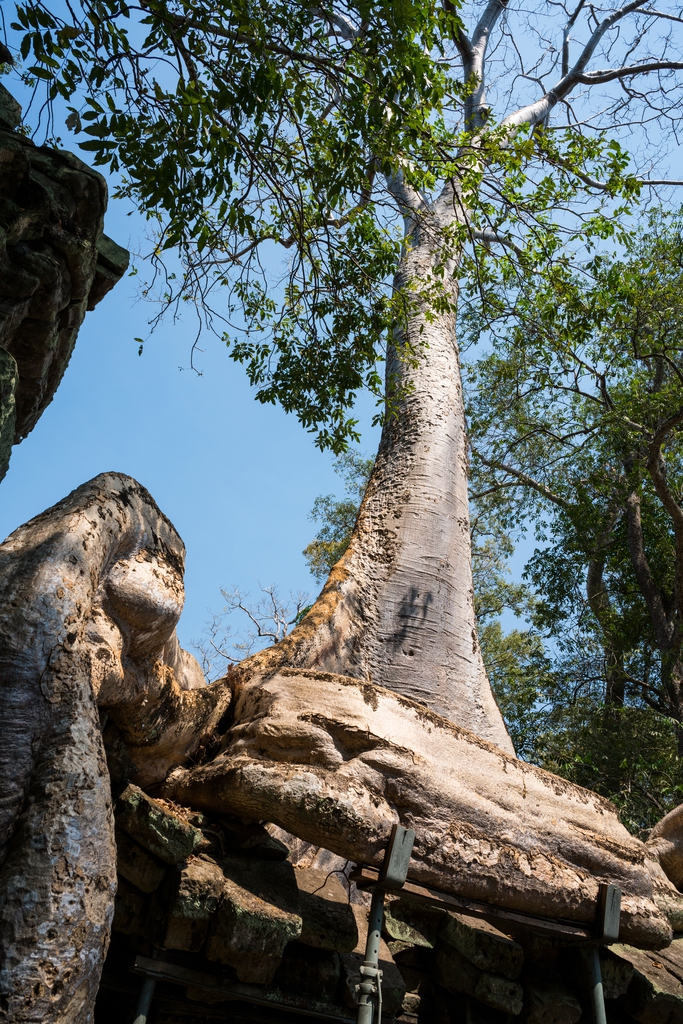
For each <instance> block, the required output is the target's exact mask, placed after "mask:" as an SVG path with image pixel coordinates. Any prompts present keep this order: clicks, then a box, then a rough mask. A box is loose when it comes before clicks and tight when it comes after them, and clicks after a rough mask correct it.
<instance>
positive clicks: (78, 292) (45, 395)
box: [0, 85, 128, 479]
mask: <svg viewBox="0 0 683 1024" xmlns="http://www.w3.org/2000/svg"><path fill="white" fill-rule="evenodd" d="M20 123H21V108H20V107H19V104H18V103H17V102H16V101H15V100H14V98H13V97H12V96H11V95H10V93H8V92H7V90H6V89H5V88H4V86H2V85H0V228H1V229H2V230H1V231H0V479H2V477H3V476H4V475H5V473H6V472H7V466H8V465H9V459H10V454H11V449H12V445H15V444H19V442H20V441H21V440H23V438H25V437H26V435H27V434H29V433H30V431H31V430H33V428H34V427H35V425H36V423H37V422H38V419H39V418H40V416H41V415H42V413H43V411H44V410H45V408H46V406H48V405H49V403H50V402H51V401H52V399H53V398H54V395H55V391H56V390H57V388H58V386H59V383H60V381H61V379H62V376H63V374H64V371H65V370H66V367H67V365H68V363H69V359H70V358H71V353H72V352H73V348H74V345H75V343H76V336H77V334H78V330H79V328H80V326H81V324H82V322H83V318H84V317H85V314H86V312H87V310H90V309H94V308H95V306H96V305H97V303H98V302H99V301H100V300H101V299H102V298H103V297H104V296H105V295H106V294H107V292H108V291H109V290H110V289H111V288H113V286H114V285H115V284H116V282H117V281H118V280H119V279H120V278H121V276H122V275H123V273H124V272H125V270H126V268H127V266H128V253H127V251H126V250H125V249H123V248H121V246H120V245H117V244H116V242H114V241H112V239H111V238H108V237H107V236H106V235H105V234H104V232H103V225H104V213H105V210H106V207H107V185H106V182H105V180H104V178H103V177H102V175H101V174H98V173H97V171H93V169H92V168H91V167H88V166H87V164H84V163H83V162H82V161H81V160H79V159H78V158H77V157H75V156H74V155H73V154H72V153H67V152H65V151H63V150H55V149H51V148H50V147H48V146H36V145H35V144H34V143H33V142H32V141H31V140H30V139H28V138H26V136H25V135H22V134H21V132H19V131H17V130H16V129H17V127H18V126H19V124H20Z"/></svg>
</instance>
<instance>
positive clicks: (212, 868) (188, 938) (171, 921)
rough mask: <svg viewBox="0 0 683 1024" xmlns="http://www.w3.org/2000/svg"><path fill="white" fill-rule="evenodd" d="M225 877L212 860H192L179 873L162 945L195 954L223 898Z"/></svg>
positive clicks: (196, 858) (206, 858) (199, 858)
mask: <svg viewBox="0 0 683 1024" xmlns="http://www.w3.org/2000/svg"><path fill="white" fill-rule="evenodd" d="M224 884H225V878H224V875H223V872H222V871H221V869H220V868H219V867H218V865H217V864H216V862H215V861H213V860H211V859H210V858H208V857H194V858H192V859H191V860H190V861H189V862H188V863H187V865H186V866H185V867H184V868H183V869H182V871H181V872H180V877H179V880H178V887H177V891H176V893H175V897H174V898H173V899H172V901H171V905H170V911H169V915H168V918H167V921H166V928H165V933H164V938H163V941H162V945H163V946H164V947H165V948H166V949H185V950H188V951H189V952H193V953H197V952H199V950H200V949H201V948H202V946H203V945H204V940H205V939H206V933H207V931H208V928H209V922H210V921H211V919H212V917H213V916H214V914H215V913H216V912H217V910H218V907H219V904H220V901H221V899H222V896H223V888H224Z"/></svg>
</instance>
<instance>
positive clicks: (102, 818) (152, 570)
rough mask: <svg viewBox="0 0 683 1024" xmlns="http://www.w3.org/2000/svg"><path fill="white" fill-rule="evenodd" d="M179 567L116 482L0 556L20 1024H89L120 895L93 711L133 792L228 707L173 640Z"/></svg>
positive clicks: (4, 803) (84, 491) (0, 970)
mask: <svg viewBox="0 0 683 1024" xmlns="http://www.w3.org/2000/svg"><path fill="white" fill-rule="evenodd" d="M183 563H184V548H183V544H182V541H181V540H180V538H179V537H178V535H177V533H176V532H175V530H174V528H173V526H172V524H171V523H170V522H169V521H168V520H167V519H166V518H165V517H164V516H163V515H162V513H161V512H160V511H159V509H158V508H157V506H156V504H155V503H154V501H153V500H152V499H151V497H150V496H149V494H148V493H147V491H145V489H144V488H143V487H141V486H140V485H139V484H137V483H136V482H135V481H134V480H131V479H130V478H129V477H124V476H121V475H119V474H114V473H113V474H103V475H102V476H100V477H97V478H96V479H95V480H93V481H91V482H90V483H89V484H85V485H84V486H83V487H80V488H79V489H78V490H77V491H74V492H73V493H72V494H71V495H69V497H68V498H66V499H65V500H64V501H62V502H60V503H59V504H58V505H56V506H54V508H52V509H49V510H48V511H47V512H45V513H43V514H42V515H41V516H38V517H37V518H36V519H34V520H32V521H31V522H30V523H27V524H26V525H25V526H22V527H21V528H20V529H19V530H17V531H16V532H15V533H13V534H12V536H11V537H9V539H8V540H7V541H5V543H4V544H3V545H2V546H0V685H1V691H0V693H1V699H2V729H0V991H1V992H2V993H3V996H4V1001H5V1006H6V1013H7V1016H8V1019H9V1020H11V1021H13V1022H17V1024H18V1022H24V1021H26V1022H28V1021H31V1022H36V1024H37V1022H47V1021H53V1020H54V1021H57V1020H59V1021H67V1020H68V1021H70V1022H71V1021H73V1022H79V1024H80V1022H85V1021H89V1020H90V1019H91V1016H92V1006H93V1003H94V999H95V994H96V992H97V986H98V984H99V977H100V971H101V966H102V961H103V958H104V954H105V952H106V947H107V943H108V938H109V927H110V923H111V917H112V912H113V899H114V893H115V885H116V851H115V847H114V831H113V821H112V815H111V797H110V789H109V778H108V773H107V767H106V763H105V755H104V749H103V743H102V735H101V730H100V720H99V716H98V708H97V705H98V703H99V705H100V708H105V709H107V712H108V715H109V717H110V718H111V719H112V722H113V723H114V725H113V726H110V727H109V730H111V728H114V729H117V730H118V734H119V737H120V739H122V740H123V742H125V744H126V746H127V749H128V754H129V755H130V757H131V758H132V759H133V761H134V762H135V764H136V765H137V772H136V773H135V775H134V779H135V781H139V782H141V783H142V785H145V784H147V783H149V782H150V781H155V780H156V779H163V778H164V776H165V774H166V772H167V770H168V768H169V767H171V766H172V765H176V764H178V763H183V762H184V761H185V760H186V758H187V756H188V755H189V754H191V753H193V752H195V751H196V750H197V748H198V747H199V746H200V744H201V743H202V742H206V740H207V738H208V736H209V735H210V734H211V733H212V731H213V729H214V728H215V726H216V724H217V722H218V721H219V720H220V717H221V715H222V714H223V712H224V710H225V708H226V706H227V704H228V703H229V700H230V694H229V691H228V690H227V689H226V688H223V689H220V688H215V689H208V688H206V687H204V686H203V677H202V675H201V671H200V670H199V666H198V665H197V664H196V662H195V661H194V659H192V658H191V656H190V655H187V654H185V652H180V649H179V647H178V643H177V640H176V638H175V633H174V629H175V624H176V622H177V620H178V617H179V615H180V611H181V609H182V603H183V580H182V573H183ZM197 685H200V686H201V687H202V688H201V689H190V690H189V692H188V691H187V690H185V689H184V687H196V686H197Z"/></svg>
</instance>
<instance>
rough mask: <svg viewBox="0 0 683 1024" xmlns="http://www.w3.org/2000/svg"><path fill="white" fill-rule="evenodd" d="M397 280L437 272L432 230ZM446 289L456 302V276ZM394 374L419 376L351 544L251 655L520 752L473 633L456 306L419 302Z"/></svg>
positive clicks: (392, 423) (392, 362)
mask: <svg viewBox="0 0 683 1024" xmlns="http://www.w3.org/2000/svg"><path fill="white" fill-rule="evenodd" d="M414 243H415V244H414V246H413V248H411V249H410V250H408V252H407V253H406V255H405V256H404V259H403V261H402V266H401V270H400V273H399V276H398V279H397V281H396V286H397V288H402V287H404V286H407V285H408V283H409V282H410V281H420V282H423V283H424V282H425V281H426V280H427V279H429V277H430V274H431V270H432V265H433V263H434V261H435V257H434V255H433V251H432V250H433V248H434V245H433V236H432V235H430V234H429V232H427V230H426V228H425V229H423V230H422V231H421V232H416V233H415V238H414ZM447 287H448V288H451V289H452V292H451V294H450V295H449V296H448V297H449V300H450V302H451V304H452V306H453V307H454V306H455V303H456V301H457V286H456V284H455V282H454V281H453V280H452V281H451V282H450V284H449V285H447ZM407 340H408V341H409V343H410V344H411V346H412V347H413V350H414V351H415V353H416V355H417V365H415V366H407V365H402V364H401V363H400V361H399V360H398V358H397V356H396V353H395V351H392V353H390V358H389V363H388V367H387V374H388V376H389V378H391V376H392V375H396V376H397V377H399V378H402V379H403V380H404V381H405V380H408V381H409V382H410V384H411V385H412V390H411V392H410V393H409V394H408V395H407V397H406V398H405V399H404V400H403V401H402V402H401V403H400V404H399V406H398V408H397V410H396V412H397V415H396V416H394V417H392V418H391V419H390V420H389V421H388V422H387V423H386V425H385V427H384V429H383V432H382V439H381V442H380V446H379V452H378V455H377V460H376V463H375V468H374V471H373V474H372V477H371V479H370V483H369V486H368V489H367V492H366V494H365V497H364V499H363V502H362V504H361V507H360V511H359V515H358V519H357V522H356V526H355V529H354V532H353V537H352V539H351V542H350V544H349V547H348V549H347V551H346V553H345V554H344V556H343V557H342V559H341V560H340V562H339V563H338V564H337V565H336V566H335V567H334V569H333V570H332V572H331V574H330V576H329V578H328V581H327V583H326V584H325V587H324V589H323V591H322V593H321V595H320V597H319V598H318V600H317V601H316V603H315V605H314V607H313V609H312V610H311V612H309V614H308V616H307V617H306V618H305V619H304V621H303V622H302V624H301V625H300V626H299V627H298V628H297V629H296V630H294V632H293V633H292V634H290V636H289V637H287V638H286V639H285V640H284V641H283V642H282V643H281V644H279V645H278V646H277V647H276V648H273V649H271V650H269V651H267V652H264V653H261V654H257V655H255V656H254V657H252V658H250V659H247V661H245V662H244V663H243V667H242V671H243V672H246V673H251V672H253V671H263V670H267V669H273V668H275V667H277V666H280V665H289V666H300V667H303V668H318V669H321V670H324V671H330V672H339V673H342V674H344V675H351V676H356V677H358V678H360V679H365V680H367V681H371V682H374V683H377V684H379V685H381V686H385V687H387V688H388V689H391V690H394V691H395V692H396V693H399V694H403V695H404V696H406V697H410V698H411V699H413V700H416V701H419V703H421V704H423V705H425V707H427V708H429V709H430V710H431V711H434V712H436V713H437V714H440V715H443V716H444V717H445V718H448V719H450V721H452V722H455V723H457V724H458V725H461V726H463V727H464V728H466V729H471V730H472V731H473V732H475V733H477V735H479V736H482V737H483V738H484V739H487V740H489V741H491V742H492V743H495V744H496V745H497V746H498V747H500V748H502V749H503V750H506V751H508V752H509V753H514V750H513V747H512V742H511V740H510V737H509V735H508V733H507V729H506V728H505V724H504V722H503V719H502V716H501V714H500V711H499V709H498V706H497V704H496V701H495V698H494V696H493V693H492V691H491V687H490V685H489V682H488V678H487V675H486V670H485V668H484V663H483V660H482V656H481V651H480V648H479V642H478V639H477V628H476V622H475V616H474V591H473V586H472V568H471V546H470V529H469V508H468V492H467V436H466V430H465V417H464V407H463V395H462V384H461V380H460V364H459V357H458V347H457V343H456V335H455V313H454V311H450V312H444V313H440V314H434V313H432V314H430V315H427V313H426V311H425V309H424V303H423V302H422V300H419V302H418V308H417V309H416V310H415V311H414V313H413V315H412V316H411V319H410V322H409V324H408V327H407Z"/></svg>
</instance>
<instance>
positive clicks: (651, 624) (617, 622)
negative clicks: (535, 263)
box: [468, 212, 683, 828]
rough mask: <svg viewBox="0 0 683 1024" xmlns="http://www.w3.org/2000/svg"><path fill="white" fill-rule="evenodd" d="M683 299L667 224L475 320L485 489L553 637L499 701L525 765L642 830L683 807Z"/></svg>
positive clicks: (474, 427)
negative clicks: (530, 547)
mask: <svg viewBox="0 0 683 1024" xmlns="http://www.w3.org/2000/svg"><path fill="white" fill-rule="evenodd" d="M682 295H683V221H682V220H681V218H680V216H674V215H672V216H670V217H667V216H664V215H663V214H661V213H659V212H658V213H656V214H653V215H652V216H651V218H650V221H649V223H648V225H647V226H646V227H645V228H644V229H643V230H641V231H638V232H634V234H633V235H632V236H631V237H630V239H629V240H628V242H627V244H626V247H625V250H624V251H623V252H622V253H621V254H619V255H612V256H608V255H606V254H601V255H597V256H595V258H594V259H592V260H591V261H589V262H588V263H587V264H586V265H585V266H583V267H582V268H581V269H580V270H579V269H577V271H576V272H574V273H571V274H569V273H567V272H566V270H565V269H564V268H563V269H560V268H557V267H554V268H552V267H548V268H547V272H546V273H545V274H544V275H542V277H541V278H540V279H539V277H536V278H535V279H534V281H533V283H530V285H529V287H528V288H519V289H518V290H517V291H516V292H515V293H514V294H512V293H511V292H507V293H502V292H499V293H498V294H497V295H495V296H494V295H492V301H491V304H490V305H489V315H488V316H487V317H486V318H485V319H484V318H482V317H481V316H480V314H479V311H475V312H474V313H472V315H470V317H469V328H470V331H471V333H472V336H473V338H474V339H477V338H482V337H483V336H484V335H486V336H487V346H486V351H485V352H484V353H483V354H481V355H480V356H479V357H478V358H476V357H474V358H472V359H471V365H470V368H469V370H468V380H469V385H468V388H469V395H470V404H469V422H470V432H471V439H472V448H473V459H474V466H475V476H476V480H477V487H478V488H479V489H480V491H481V492H482V494H485V495H486V498H487V499H488V500H493V499H495V501H496V503H497V508H498V509H500V510H501V514H502V515H503V521H504V522H505V521H509V520H518V519H519V518H520V517H525V516H526V517H528V518H530V519H531V520H533V521H534V522H535V524H536V532H537V537H538V539H539V540H540V541H541V542H542V544H543V546H542V547H541V548H540V549H538V550H537V551H536V552H535V554H534V556H533V557H532V559H531V561H530V563H529V565H528V567H527V573H526V575H527V577H528V579H529V580H530V581H531V583H532V584H533V587H534V591H535V593H536V596H537V603H536V605H535V608H534V609H533V616H532V617H533V621H534V624H535V627H536V628H537V629H538V630H540V631H541V632H542V633H544V634H545V635H546V636H548V637H551V638H553V641H552V648H553V659H552V664H549V666H548V667H549V669H550V672H549V674H548V672H546V673H545V674H544V673H541V674H539V676H538V684H537V685H536V686H535V687H534V686H532V687H531V690H530V691H528V690H525V689H524V687H523V686H522V687H520V685H519V683H517V682H516V681H515V680H514V679H513V678H512V677H508V679H507V681H506V684H505V686H506V691H505V694H504V695H503V697H502V699H503V702H504V703H506V702H507V704H508V707H514V708H516V709H517V710H516V711H515V712H514V713H516V714H520V710H521V711H522V714H521V719H520V724H519V726H518V727H517V730H516V731H518V733H520V734H524V735H525V737H526V747H527V750H528V751H529V755H530V756H531V757H532V759H533V760H536V761H539V762H540V763H542V764H543V766H544V767H547V768H550V769H551V770H553V771H557V772H558V773H559V774H562V775H565V776H568V777H570V778H572V779H573V780H574V781H577V782H580V783H581V784H583V785H587V786H590V787H591V788H593V789H597V790H598V791H600V792H605V793H606V794H607V795H610V796H612V798H613V799H616V800H617V803H619V804H620V806H621V807H622V808H623V811H624V814H625V818H626V820H627V823H629V824H630V825H631V826H632V827H638V828H643V827H646V826H647V824H648V823H652V821H654V820H656V818H658V817H660V816H661V814H662V813H663V811H664V810H667V809H669V808H670V807H671V806H672V805H673V804H675V803H677V802H680V799H681V796H683V762H682V761H681V756H680V755H681V751H682V750H683V745H682V743H681V735H682V730H681V724H682V723H683V663H682V659H681V649H682V645H683V475H682V472H681V466H682V456H683V433H682V428H683V301H682V298H681V296H682ZM483 396H486V400H484V397H483ZM499 692H500V689H499ZM525 705H526V709H527V710H526V711H524V707H525ZM544 708H545V709H547V710H546V711H545V712H543V709H544ZM540 712H543V713H540ZM508 714H509V711H508ZM544 714H545V722H546V725H545V726H543V728H542V729H541V731H540V732H539V725H538V723H540V722H543V721H544V717H543V716H544Z"/></svg>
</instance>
